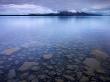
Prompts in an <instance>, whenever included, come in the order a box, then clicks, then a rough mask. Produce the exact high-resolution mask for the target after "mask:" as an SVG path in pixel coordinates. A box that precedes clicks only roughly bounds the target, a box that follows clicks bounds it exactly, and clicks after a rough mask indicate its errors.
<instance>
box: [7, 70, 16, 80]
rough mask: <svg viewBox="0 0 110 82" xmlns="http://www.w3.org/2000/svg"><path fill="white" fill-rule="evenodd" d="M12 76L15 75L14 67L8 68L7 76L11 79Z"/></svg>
mask: <svg viewBox="0 0 110 82" xmlns="http://www.w3.org/2000/svg"><path fill="white" fill-rule="evenodd" d="M14 77H16V71H15V69H11V70H9V73H8V78H9V79H12V78H14Z"/></svg>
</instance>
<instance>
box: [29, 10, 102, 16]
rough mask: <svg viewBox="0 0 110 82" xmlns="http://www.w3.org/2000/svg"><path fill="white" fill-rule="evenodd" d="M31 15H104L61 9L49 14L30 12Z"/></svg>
mask: <svg viewBox="0 0 110 82" xmlns="http://www.w3.org/2000/svg"><path fill="white" fill-rule="evenodd" d="M29 15H30V16H102V15H101V14H93V13H86V12H70V11H59V12H58V13H47V14H35V13H32V14H29Z"/></svg>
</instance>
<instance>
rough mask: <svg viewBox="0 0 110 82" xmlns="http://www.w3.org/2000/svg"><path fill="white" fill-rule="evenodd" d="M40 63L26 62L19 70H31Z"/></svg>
mask: <svg viewBox="0 0 110 82" xmlns="http://www.w3.org/2000/svg"><path fill="white" fill-rule="evenodd" d="M37 65H39V63H37V62H24V63H23V65H21V67H20V68H19V71H26V70H29V69H30V68H31V67H32V66H37Z"/></svg>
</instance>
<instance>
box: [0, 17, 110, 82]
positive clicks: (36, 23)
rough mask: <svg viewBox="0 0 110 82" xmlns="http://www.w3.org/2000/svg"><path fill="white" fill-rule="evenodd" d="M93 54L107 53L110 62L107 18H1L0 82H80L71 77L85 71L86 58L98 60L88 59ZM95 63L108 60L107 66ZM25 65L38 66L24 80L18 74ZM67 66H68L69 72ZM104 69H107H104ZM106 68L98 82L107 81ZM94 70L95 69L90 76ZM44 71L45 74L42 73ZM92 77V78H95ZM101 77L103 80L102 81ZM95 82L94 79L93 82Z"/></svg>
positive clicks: (109, 28)
mask: <svg viewBox="0 0 110 82" xmlns="http://www.w3.org/2000/svg"><path fill="white" fill-rule="evenodd" d="M97 51H98V53H97ZM93 52H95V54H96V55H97V54H99V55H100V54H103V56H104V55H105V53H106V54H107V55H108V56H107V58H109V54H110V17H109V16H91V17H89V16H85V17H81V16H80V17H57V16H56V17H51V16H47V17H43V16H40V17H37V16H24V17H23V16H13V17H11V16H6V17H5V16H1V17H0V56H1V57H0V78H1V80H0V82H1V81H2V82H6V81H9V80H11V81H10V82H15V81H16V82H22V81H23V80H26V81H27V82H30V81H32V80H29V77H30V74H31V75H33V74H35V76H36V77H37V80H38V81H39V82H46V81H48V82H73V79H72V78H74V80H75V81H77V82H83V81H82V80H81V79H79V78H78V77H76V76H79V75H78V74H75V75H76V76H74V75H72V73H73V72H75V73H78V72H79V71H82V70H81V69H83V68H85V67H84V65H83V64H85V63H84V61H85V60H86V58H93V59H96V60H97V59H98V58H97V57H96V55H95V57H94V56H93V55H91V53H93ZM45 54H47V55H46V57H45V56H44V55H45ZM68 56H69V57H68ZM103 56H101V57H103ZM71 58H72V59H71ZM97 61H98V63H100V64H101V62H102V61H103V62H105V63H109V62H110V60H107V62H106V61H105V60H103V59H102V60H101V62H100V60H97ZM24 62H28V64H29V62H34V63H35V62H37V63H39V65H38V67H40V69H39V71H33V70H30V69H31V68H29V69H28V70H27V72H26V73H28V72H29V74H27V76H26V77H25V79H23V78H22V77H21V76H22V75H23V73H24V72H23V73H21V72H19V71H21V70H19V68H20V67H21V66H22V65H23V63H24ZM68 65H70V66H69V69H68ZM74 65H76V67H74ZM87 65H88V64H87ZM107 65H108V68H107V69H106V67H107ZM107 65H105V64H104V65H101V67H102V68H101V69H103V70H104V74H105V76H103V75H102V76H101V75H98V76H99V78H98V80H100V82H103V81H108V80H110V79H108V78H109V76H110V74H109V73H110V71H109V67H110V65H109V64H107ZM45 66H46V67H45ZM49 66H50V67H49ZM72 66H73V67H72ZM94 66H95V64H94ZM104 66H105V67H104ZM90 68H92V67H90ZM104 68H105V69H104ZM12 69H14V71H15V73H14V74H16V75H15V76H14V75H12V76H13V78H12V77H11V78H9V76H10V70H12ZM36 69H37V68H36ZM97 69H98V68H97ZM97 69H95V68H94V69H93V71H92V72H94V71H96V70H97ZM83 70H84V69H83ZM86 70H88V69H86ZM46 71H47V73H45V72H46ZM64 71H65V72H64ZM66 71H67V72H68V71H69V72H68V73H69V74H67V73H66ZM11 72H13V71H11ZM49 72H52V74H53V75H51V74H49ZM57 72H58V74H57ZM84 72H85V71H84ZM107 72H109V73H107ZM54 73H55V75H54ZM39 74H40V75H44V76H45V78H43V79H41V77H40V76H39ZM81 74H82V76H81V78H82V79H83V78H84V80H85V79H87V80H88V79H89V80H88V81H89V82H92V80H90V78H89V76H90V75H89V76H87V77H86V75H84V74H83V72H81ZM87 74H88V73H87ZM94 74H97V73H94ZM8 75H9V76H8ZM47 75H48V76H49V77H48V78H49V79H46V78H47V77H46V76H47ZM64 75H68V76H70V77H66V76H64ZM52 76H53V77H52ZM93 76H94V77H95V75H93ZM4 77H5V78H4ZM100 77H104V79H103V78H100ZM95 78H96V77H95ZM56 79H57V80H56ZM59 79H60V81H59ZM12 80H14V81H12ZM61 80H63V81H61ZM96 81H97V79H96V80H95V81H94V82H96ZM23 82H24V81H23ZM36 82H37V81H36Z"/></svg>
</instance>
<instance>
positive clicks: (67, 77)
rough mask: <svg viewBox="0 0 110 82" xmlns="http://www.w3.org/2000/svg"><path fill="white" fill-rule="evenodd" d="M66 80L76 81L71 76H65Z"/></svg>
mask: <svg viewBox="0 0 110 82" xmlns="http://www.w3.org/2000/svg"><path fill="white" fill-rule="evenodd" d="M63 77H64V78H66V79H68V80H71V81H74V80H75V78H74V77H72V76H70V75H63Z"/></svg>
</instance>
